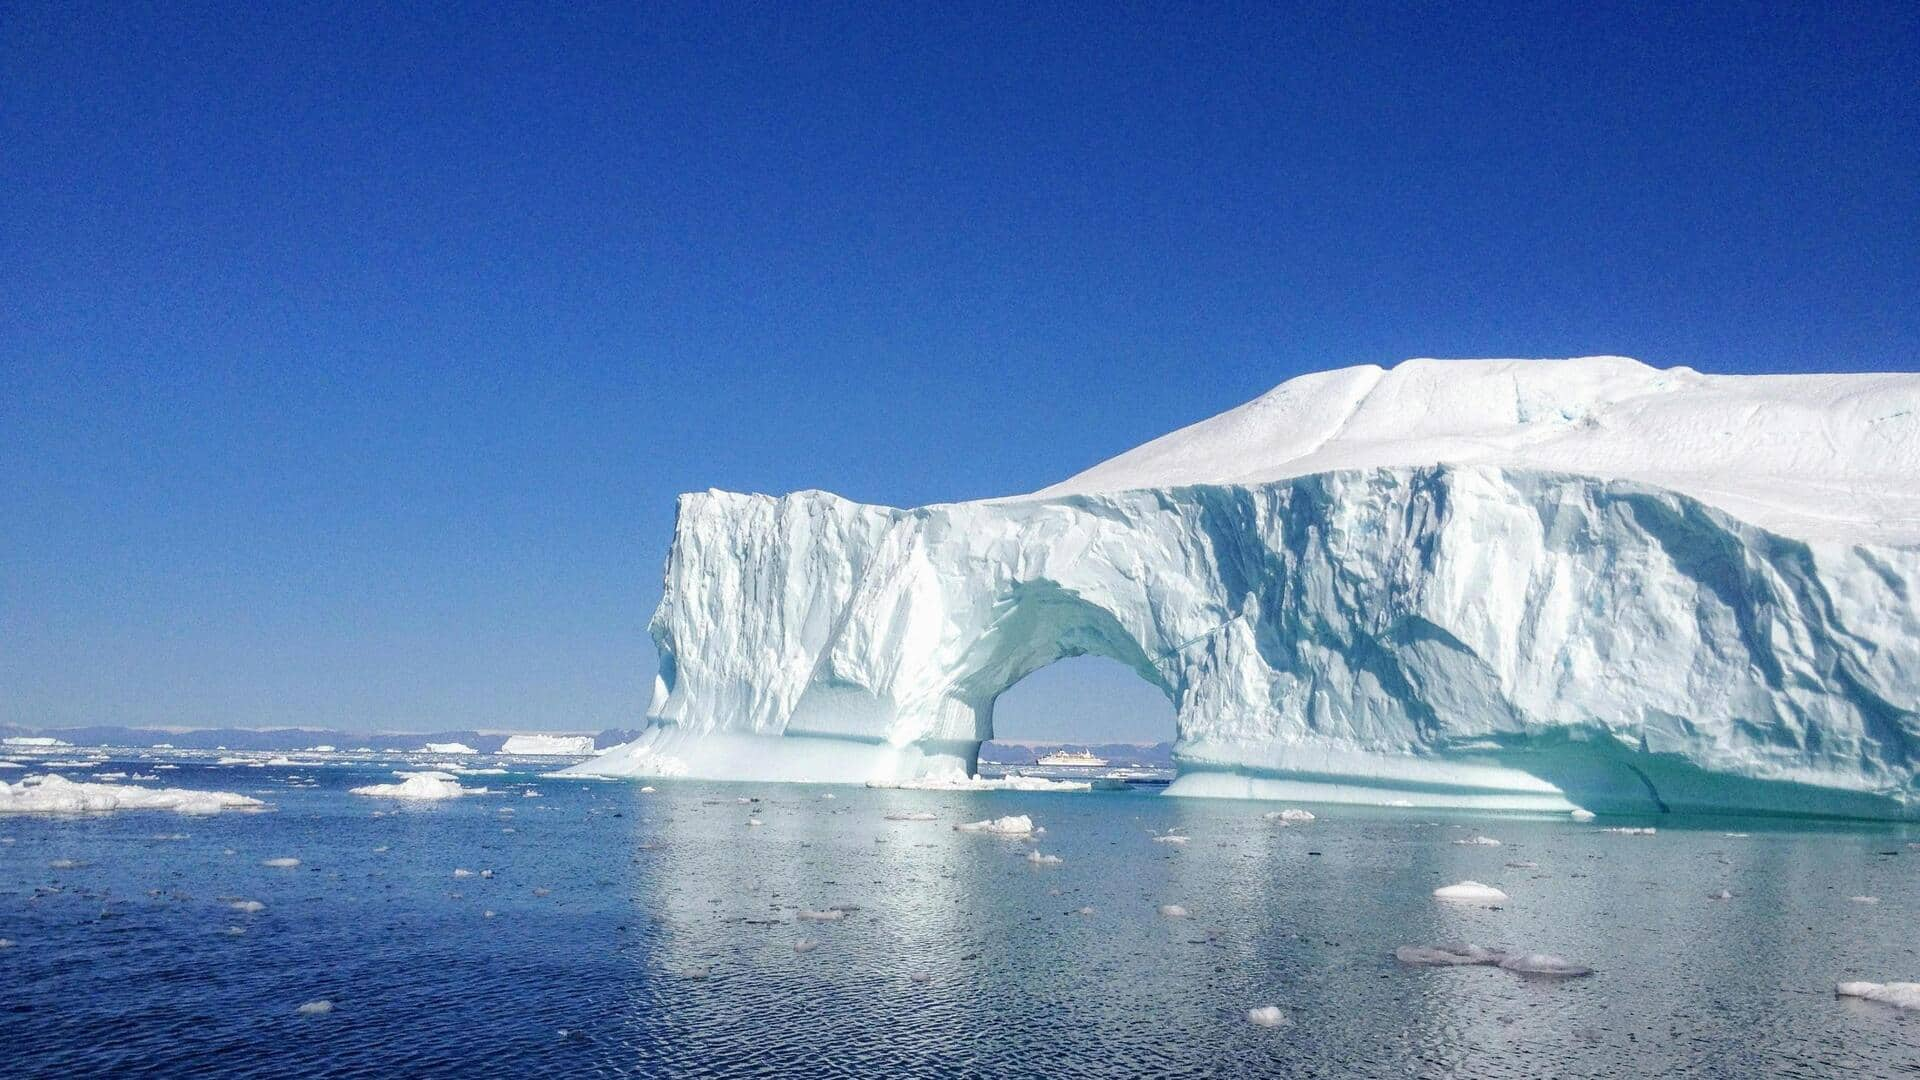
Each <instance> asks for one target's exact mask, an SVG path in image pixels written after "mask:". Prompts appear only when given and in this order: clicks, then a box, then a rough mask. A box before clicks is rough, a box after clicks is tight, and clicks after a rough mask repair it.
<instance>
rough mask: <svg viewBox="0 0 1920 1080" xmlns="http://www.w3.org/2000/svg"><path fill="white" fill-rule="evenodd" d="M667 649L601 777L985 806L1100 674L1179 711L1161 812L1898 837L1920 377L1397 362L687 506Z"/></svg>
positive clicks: (1919, 554)
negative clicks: (1362, 808)
mask: <svg viewBox="0 0 1920 1080" xmlns="http://www.w3.org/2000/svg"><path fill="white" fill-rule="evenodd" d="M650 632H651V634H652V637H653V640H654V643H655V645H656V647H657V651H658V653H659V657H660V669H659V675H658V679H657V681H656V684H655V688H654V694H653V698H652V702H651V704H650V706H649V709H648V718H647V721H648V722H647V727H646V729H645V730H644V731H643V732H642V734H641V736H640V737H639V738H638V739H637V740H635V741H634V742H631V743H628V744H626V745H624V746H621V747H618V748H616V749H615V750H613V751H612V752H610V753H608V754H607V755H605V756H603V757H601V758H599V759H597V760H595V761H593V762H590V763H588V764H586V765H584V766H580V767H577V768H578V769H579V771H581V772H586V773H592V774H597V775H645V776H692V777H705V778H716V779H740V780H756V781H757V780H783V781H808V782H851V783H860V782H880V783H898V782H901V781H906V780H915V779H929V778H949V779H960V778H964V777H968V776H972V775H974V774H975V773H977V771H978V770H977V766H978V753H979V747H980V744H981V742H982V741H984V740H987V739H989V738H991V737H992V735H993V713H994V703H995V700H996V699H997V698H998V697H999V695H1000V694H1001V693H1002V692H1004V691H1005V690H1006V689H1008V688H1009V687H1010V686H1012V685H1013V684H1015V683H1017V682H1018V681H1019V680H1020V679H1022V678H1024V677H1025V676H1026V675H1028V674H1030V673H1031V672H1033V671H1035V670H1037V669H1039V668H1041V667H1044V666H1045V665H1047V664H1050V663H1053V662H1054V661H1056V660H1059V659H1061V658H1064V657H1070V656H1078V655H1087V654H1091V655H1098V656H1103V657H1107V658H1110V659H1112V660H1116V661H1118V662H1119V663H1121V664H1122V665H1124V666H1126V667H1128V668H1130V669H1131V670H1132V671H1134V672H1135V673H1137V674H1138V675H1139V676H1140V678H1141V679H1143V680H1145V681H1146V682H1147V683H1149V684H1150V685H1152V686H1154V687H1155V688H1157V689H1158V690H1160V691H1161V692H1162V693H1164V694H1165V695H1166V697H1167V699H1168V700H1169V701H1170V702H1171V703H1172V705H1173V707H1174V713H1175V724H1176V728H1177V738H1176V741H1175V744H1174V760H1175V765H1176V768H1177V776H1176V778H1175V780H1174V782H1173V784H1172V786H1171V788H1170V789H1169V793H1170V794H1176V795H1204V796H1221V797H1257V798H1272V799H1288V800H1300V801H1320V802H1336V803H1339V802H1345V803H1360V804H1370V805H1382V806H1420V807H1436V808H1439V807H1468V808H1477V809H1493V810H1510V811H1525V812H1551V813H1558V814H1562V815H1566V814H1571V813H1572V812H1573V811H1574V810H1576V809H1580V810H1585V811H1588V812H1594V813H1601V814H1612V813H1631V814H1658V813H1663V812H1667V811H1740V812H1756V813H1793V814H1820V815H1833V816H1849V817H1869V818H1913V817H1915V816H1917V815H1920V786H1917V785H1920V782H1917V781H1916V761H1920V375H1915V374H1900V373H1884V374H1856V375H1783V376H1771V375H1769V376H1716V375H1705V374H1701V373H1699V372H1696V371H1693V370H1691V369H1688V368H1684V367H1676V368H1668V369H1660V368H1654V367H1650V366H1647V365H1645V364H1642V363H1639V362H1637V361H1634V360H1629V359H1625V358H1620V357H1589V358H1583V359H1575V360H1559V361H1524V360H1488V361H1432V360H1410V361H1406V362H1404V363H1401V364H1399V365H1397V366H1395V367H1392V368H1390V369H1383V368H1380V367H1375V366H1362V367H1352V368H1344V369H1340V370H1334V371H1325V372H1320V373H1317V374H1312V375H1307V376H1303V377H1300V378H1297V379H1293V380H1291V381H1289V382H1286V383H1283V384H1281V385H1280V386H1279V387H1277V388H1276V389H1274V390H1272V391H1270V392H1269V393H1267V394H1265V395H1263V396H1262V397H1260V398H1258V399H1256V400H1255V401H1252V402H1250V403H1248V404H1246V405H1243V406H1241V407H1239V408H1236V409H1233V410H1230V411H1228V412H1226V413H1223V414H1221V415H1219V416H1216V417H1214V418H1212V419H1209V420H1205V421H1202V422H1200V423H1198V424H1195V425H1193V426H1191V427H1188V428H1185V429H1182V430H1180V431H1177V432H1174V433H1173V434H1171V435H1168V436H1165V437H1163V438H1161V439H1157V440H1155V441H1153V442H1150V443H1147V444H1146V445H1144V446H1141V447H1139V448H1137V449H1135V450H1132V451H1129V452H1127V453H1124V454H1121V455H1120V456H1118V457H1116V458H1113V459H1112V460H1110V461H1107V462H1105V463H1103V464H1101V465H1097V466H1095V467H1093V468H1091V469H1089V470H1087V471H1085V472H1083V473H1080V474H1079V475H1077V476H1074V477H1072V478H1070V479H1068V480H1066V481H1064V482H1062V483H1060V484H1057V485H1055V486H1053V487H1049V488H1046V489H1044V490H1041V491H1038V492H1035V493H1032V494H1029V495H1021V496H1012V497H1006V498H996V499H986V500H981V501H975V502H962V503H948V504H939V505H932V506H925V507H920V508H917V509H895V508H890V507H883V506H870V505H863V504H860V503H855V502H851V501H848V500H846V499H843V498H840V497H838V496H835V495H832V494H829V493H827V492H821V491H803V492H798V493H795V494H790V495H786V496H783V497H770V496H765V495H745V494H733V493H727V492H720V491H708V492H705V493H698V494H690V495H685V496H682V497H681V499H680V502H679V506H678V515H677V520H676V524H675V529H674V536H673V542H672V547H671V551H670V553H669V556H668V560H667V568H666V577H665V584H664V589H663V594H662V598H661V602H660V605H659V608H658V610H657V611H656V612H655V614H654V617H653V620H652V622H651V624H650Z"/></svg>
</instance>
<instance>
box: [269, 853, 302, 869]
mask: <svg viewBox="0 0 1920 1080" xmlns="http://www.w3.org/2000/svg"><path fill="white" fill-rule="evenodd" d="M260 865H261V866H273V867H278V868H280V869H283V870H290V869H292V868H293V867H296V866H299V865H300V860H299V859H295V858H289V857H286V856H282V857H280V858H278V859H268V860H266V861H264V862H262V863H261V864H260Z"/></svg>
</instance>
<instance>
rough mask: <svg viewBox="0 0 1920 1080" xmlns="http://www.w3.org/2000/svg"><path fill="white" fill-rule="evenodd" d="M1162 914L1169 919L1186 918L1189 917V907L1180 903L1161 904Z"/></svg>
mask: <svg viewBox="0 0 1920 1080" xmlns="http://www.w3.org/2000/svg"><path fill="white" fill-rule="evenodd" d="M1160 914H1161V916H1162V917H1164V918H1168V919H1184V918H1186V917H1187V909H1186V908H1183V907H1181V906H1180V905H1179V904H1161V905H1160Z"/></svg>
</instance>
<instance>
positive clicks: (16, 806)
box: [0, 773, 266, 815]
mask: <svg viewBox="0 0 1920 1080" xmlns="http://www.w3.org/2000/svg"><path fill="white" fill-rule="evenodd" d="M265 805H266V803H263V802H261V801H260V800H258V799H252V798H248V797H247V796H245V795H236V794H234V793H233V792H229V791H196V790H192V789H188V788H144V787H133V786H130V785H124V784H90V783H82V782H79V781H74V780H68V779H67V778H66V777H63V776H56V775H54V774H52V773H47V774H46V775H43V776H28V777H23V778H22V779H21V780H20V782H19V783H17V784H9V783H6V782H5V781H0V814H88V813H107V812H110V811H115V810H171V811H173V812H175V813H178V814H195V815H204V814H218V813H220V812H221V811H224V810H256V809H259V808H261V807H263V806H265Z"/></svg>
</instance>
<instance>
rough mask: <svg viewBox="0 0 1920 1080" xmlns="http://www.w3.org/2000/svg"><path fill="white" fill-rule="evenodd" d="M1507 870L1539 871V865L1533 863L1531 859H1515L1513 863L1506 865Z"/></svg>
mask: <svg viewBox="0 0 1920 1080" xmlns="http://www.w3.org/2000/svg"><path fill="white" fill-rule="evenodd" d="M1507 869H1509V870H1538V869H1540V864H1539V863H1537V862H1534V861H1533V860H1532V859H1516V860H1515V861H1513V862H1510V863H1508V864H1507Z"/></svg>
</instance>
